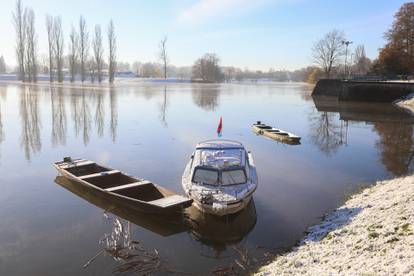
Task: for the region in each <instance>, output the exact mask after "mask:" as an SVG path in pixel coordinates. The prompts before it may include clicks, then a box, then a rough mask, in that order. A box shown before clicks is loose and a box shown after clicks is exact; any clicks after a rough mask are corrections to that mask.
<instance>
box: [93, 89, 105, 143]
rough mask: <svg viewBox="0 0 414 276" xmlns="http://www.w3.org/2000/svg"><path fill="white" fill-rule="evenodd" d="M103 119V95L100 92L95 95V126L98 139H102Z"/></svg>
mask: <svg viewBox="0 0 414 276" xmlns="http://www.w3.org/2000/svg"><path fill="white" fill-rule="evenodd" d="M104 119H105V109H104V95H103V93H102V92H101V91H98V92H97V93H96V111H95V126H96V130H97V133H98V135H99V137H102V136H103V134H104Z"/></svg>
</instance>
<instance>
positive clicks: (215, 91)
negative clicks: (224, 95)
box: [191, 85, 220, 111]
mask: <svg viewBox="0 0 414 276" xmlns="http://www.w3.org/2000/svg"><path fill="white" fill-rule="evenodd" d="M191 95H192V97H193V102H194V103H195V104H196V105H197V106H199V107H201V108H202V109H204V110H207V111H214V110H215V109H216V108H217V107H218V105H219V96H220V86H217V85H215V86H212V85H205V86H204V85H193V86H192V87H191Z"/></svg>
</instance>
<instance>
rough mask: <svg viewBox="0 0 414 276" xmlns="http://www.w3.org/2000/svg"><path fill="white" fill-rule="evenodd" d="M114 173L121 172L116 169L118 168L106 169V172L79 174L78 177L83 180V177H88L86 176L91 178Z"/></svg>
mask: <svg viewBox="0 0 414 276" xmlns="http://www.w3.org/2000/svg"><path fill="white" fill-rule="evenodd" d="M116 173H121V172H120V171H118V170H112V171H106V172H99V173H93V174H87V175H83V176H79V178H80V179H82V180H85V179H88V178H93V177H97V176H105V175H110V174H116Z"/></svg>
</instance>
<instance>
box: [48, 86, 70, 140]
mask: <svg viewBox="0 0 414 276" xmlns="http://www.w3.org/2000/svg"><path fill="white" fill-rule="evenodd" d="M50 97H51V104H52V145H54V146H56V145H65V144H66V127H67V119H66V108H65V101H64V95H63V89H62V88H61V87H59V88H50Z"/></svg>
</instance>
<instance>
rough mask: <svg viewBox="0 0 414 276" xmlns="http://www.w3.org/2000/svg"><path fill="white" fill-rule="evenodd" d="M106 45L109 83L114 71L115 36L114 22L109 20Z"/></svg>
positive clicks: (112, 80) (111, 80) (112, 78)
mask: <svg viewBox="0 0 414 276" xmlns="http://www.w3.org/2000/svg"><path fill="white" fill-rule="evenodd" d="M108 45H109V70H108V71H109V72H108V73H109V83H113V82H114V78H115V70H116V36H115V27H114V22H113V21H112V20H111V21H110V22H109V26H108Z"/></svg>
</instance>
